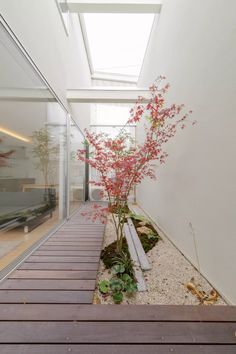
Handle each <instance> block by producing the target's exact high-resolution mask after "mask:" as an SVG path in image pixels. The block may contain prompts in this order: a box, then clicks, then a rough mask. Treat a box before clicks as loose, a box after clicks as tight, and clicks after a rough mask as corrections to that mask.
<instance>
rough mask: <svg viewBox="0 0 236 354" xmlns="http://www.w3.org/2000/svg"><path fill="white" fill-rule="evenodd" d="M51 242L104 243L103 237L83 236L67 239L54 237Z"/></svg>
mask: <svg viewBox="0 0 236 354" xmlns="http://www.w3.org/2000/svg"><path fill="white" fill-rule="evenodd" d="M50 241H51V242H52V241H57V242H58V241H67V242H68V241H70V242H74V241H78V242H79V241H87V242H88V241H90V242H94V241H98V242H102V238H101V237H85V236H83V237H82V236H81V237H75V236H73V237H66V236H63V237H59V236H52V237H51V238H50Z"/></svg>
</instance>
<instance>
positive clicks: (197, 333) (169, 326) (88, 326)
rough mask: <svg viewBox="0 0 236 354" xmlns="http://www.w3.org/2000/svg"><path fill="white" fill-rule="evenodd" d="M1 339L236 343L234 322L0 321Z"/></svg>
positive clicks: (52, 341)
mask: <svg viewBox="0 0 236 354" xmlns="http://www.w3.org/2000/svg"><path fill="white" fill-rule="evenodd" d="M0 343H22V344H23V343H63V344H68V343H111V344H116V343H124V344H130V343H134V344H136V343H142V344H145V343H147V344H149V343H150V344H154V343H156V344H164V343H166V344H177V343H179V344H197V343H199V344H204V343H206V344H218V343H221V344H236V338H235V324H232V323H207V322H204V323H191V322H188V323H185V322H181V323H178V324H176V323H172V322H152V323H150V322H146V323H145V326H144V325H143V323H142V322H132V323H131V322H123V323H122V325H121V323H119V322H76V321H73V322H63V321H62V322H30V321H28V322H15V321H12V322H6V321H4V322H0Z"/></svg>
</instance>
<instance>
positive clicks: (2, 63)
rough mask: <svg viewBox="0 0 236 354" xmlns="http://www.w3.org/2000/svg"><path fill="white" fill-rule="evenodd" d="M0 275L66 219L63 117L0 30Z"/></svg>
mask: <svg viewBox="0 0 236 354" xmlns="http://www.w3.org/2000/svg"><path fill="white" fill-rule="evenodd" d="M0 69H1V72H0V270H1V269H3V268H4V267H5V266H7V265H8V264H9V263H11V262H12V261H14V259H16V258H17V257H19V256H20V255H21V254H22V253H23V252H24V251H25V250H27V249H28V248H29V247H30V246H32V245H33V244H34V243H35V242H36V241H37V240H39V239H40V238H42V237H43V236H44V235H45V234H46V233H47V232H49V231H50V230H51V229H52V228H53V227H54V226H56V225H57V224H58V223H59V222H60V220H62V219H63V218H64V217H65V215H66V175H67V172H66V166H67V160H66V159H67V153H66V151H67V150H66V143H67V113H66V112H65V111H64V110H63V109H62V107H61V106H60V105H59V103H57V102H56V101H55V99H54V97H53V96H52V95H51V94H50V92H49V91H48V89H47V87H46V86H45V85H44V83H43V82H42V81H41V79H40V78H39V77H38V75H37V74H36V73H35V71H34V70H33V69H32V67H31V65H30V64H29V63H28V62H27V60H26V59H25V57H24V56H23V55H22V54H21V52H20V50H19V49H18V48H17V46H16V45H15V43H14V42H13V41H12V40H11V38H10V37H9V35H8V33H7V32H6V31H5V30H4V28H1V27H0Z"/></svg>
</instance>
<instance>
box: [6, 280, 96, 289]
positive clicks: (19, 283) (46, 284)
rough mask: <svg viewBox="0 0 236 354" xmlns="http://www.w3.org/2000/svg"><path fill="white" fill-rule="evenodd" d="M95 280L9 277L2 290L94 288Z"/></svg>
mask: <svg viewBox="0 0 236 354" xmlns="http://www.w3.org/2000/svg"><path fill="white" fill-rule="evenodd" d="M95 283H96V282H95V280H87V279H86V280H76V279H72V280H71V279H66V280H65V279H60V280H59V279H50V280H49V279H7V280H6V281H4V282H2V283H1V285H0V290H12V291H13V290H94V289H95Z"/></svg>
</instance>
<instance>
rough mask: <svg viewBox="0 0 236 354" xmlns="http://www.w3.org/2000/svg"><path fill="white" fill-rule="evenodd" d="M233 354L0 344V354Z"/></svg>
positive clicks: (230, 349) (184, 348) (228, 350)
mask: <svg viewBox="0 0 236 354" xmlns="http://www.w3.org/2000/svg"><path fill="white" fill-rule="evenodd" d="M70 352H71V353H74V354H123V353H125V354H157V353H158V354H170V353H174V354H190V353H191V354H222V353H223V354H235V346H234V345H198V344H196V345H181V344H179V345H173V344H171V345H168V344H167V345H162V344H159V345H155V344H154V345H153V344H152V345H142V344H138V345H135V344H133V345H119V344H118V345H114V344H100V345H99V346H98V345H97V344H53V345H50V344H36V345H35V344H5V345H4V344H1V345H0V353H1V354H43V353H45V354H49V353H50V354H65V353H70Z"/></svg>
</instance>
